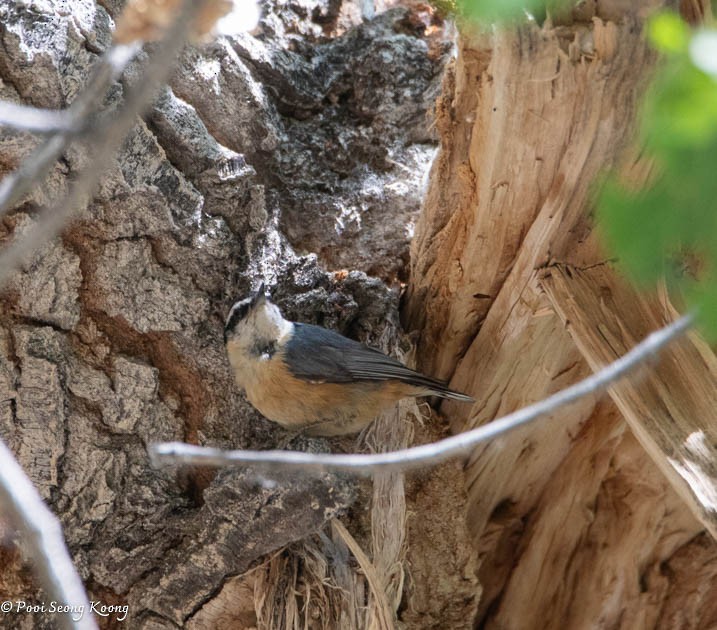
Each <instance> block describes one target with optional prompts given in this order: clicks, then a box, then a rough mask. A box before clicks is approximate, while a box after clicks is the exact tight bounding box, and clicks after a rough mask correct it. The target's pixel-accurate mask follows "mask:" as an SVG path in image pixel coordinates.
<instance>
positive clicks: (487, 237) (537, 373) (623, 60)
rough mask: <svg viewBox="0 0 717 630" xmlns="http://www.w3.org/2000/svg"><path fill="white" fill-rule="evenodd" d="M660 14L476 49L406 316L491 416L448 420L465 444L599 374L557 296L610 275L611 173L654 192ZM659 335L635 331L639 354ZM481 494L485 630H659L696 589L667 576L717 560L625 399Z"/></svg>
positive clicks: (506, 458) (471, 515) (442, 116)
mask: <svg viewBox="0 0 717 630" xmlns="http://www.w3.org/2000/svg"><path fill="white" fill-rule="evenodd" d="M649 4H654V3H650V2H645V3H639V6H638V4H637V3H633V4H628V3H624V4H621V5H619V6H612V5H611V6H612V8H613V9H614V10H613V15H611V16H608V15H606V14H602V15H600V16H599V17H597V16H596V17H594V18H593V19H592V20H591V21H587V22H582V23H581V22H579V21H577V20H576V21H572V22H570V24H569V25H563V26H560V27H553V26H552V25H550V24H548V25H545V26H543V28H542V29H539V28H538V27H535V26H533V27H522V28H521V29H519V30H518V31H517V32H513V33H507V32H499V33H496V34H493V35H485V34H484V35H479V36H475V37H469V36H467V35H466V34H465V33H464V34H463V35H462V37H461V39H460V41H459V54H458V57H457V59H456V61H455V65H454V67H453V68H451V72H450V73H449V75H448V77H447V80H446V83H445V86H444V95H443V97H442V99H441V100H440V101H439V104H438V107H437V113H438V128H439V130H440V131H441V135H442V147H441V151H440V153H439V155H438V157H437V158H436V161H435V163H434V165H433V169H432V172H431V180H430V183H429V189H428V194H427V199H426V202H425V208H424V213H423V215H422V217H421V220H420V221H419V223H418V225H417V228H416V237H415V239H414V242H413V249H412V279H411V284H410V286H409V290H408V295H407V301H406V308H405V313H404V315H405V322H406V324H407V327H408V328H414V329H417V330H421V338H420V342H419V344H418V353H419V365H420V366H421V367H422V368H423V369H424V370H426V371H428V372H430V373H433V374H435V375H437V376H441V377H444V378H447V377H451V384H452V386H454V387H456V388H457V389H461V390H464V391H467V392H469V393H471V394H472V395H474V396H475V398H476V400H477V402H476V404H475V405H474V406H473V408H472V409H470V408H468V407H467V406H461V405H458V404H455V403H452V402H449V403H444V404H443V406H442V408H441V409H442V411H443V412H445V414H446V416H447V417H448V419H449V421H450V423H451V426H452V428H453V430H454V431H461V430H465V429H468V428H472V427H474V426H478V425H481V424H484V423H487V422H490V421H491V420H492V419H494V418H495V417H497V416H498V415H499V414H502V413H505V412H507V411H512V410H514V409H516V408H517V407H520V406H522V405H524V404H527V403H530V402H534V401H536V400H539V399H541V398H543V397H544V396H545V395H546V394H548V393H550V392H552V391H554V389H557V388H559V387H562V386H565V385H568V384H570V383H572V382H574V381H575V380H577V379H578V378H580V377H581V376H583V375H585V374H586V373H587V372H589V371H591V370H592V368H594V366H593V365H591V364H590V363H589V362H588V361H586V360H585V358H584V357H583V354H582V352H581V348H579V347H578V346H577V345H576V344H575V342H574V341H573V339H572V338H571V336H570V333H569V330H566V327H565V324H564V321H563V320H562V319H561V318H560V316H559V314H556V311H555V307H554V304H553V303H552V302H551V300H550V299H549V297H548V295H547V294H546V293H545V292H544V291H543V289H542V287H541V283H540V279H541V274H542V273H544V270H545V269H547V268H549V267H550V266H551V265H553V264H555V263H556V262H562V263H568V264H570V265H572V266H574V267H577V268H584V269H588V268H590V267H593V266H595V265H602V264H604V262H605V259H606V258H607V256H606V255H605V254H604V253H603V252H601V250H600V248H599V246H598V240H597V238H596V237H595V235H594V234H593V231H592V228H593V225H592V218H591V193H592V191H593V190H594V188H593V186H594V183H595V181H596V180H597V179H598V178H599V176H600V174H601V173H602V172H603V171H604V170H605V169H607V168H610V167H611V166H618V165H619V167H620V168H621V169H622V171H623V173H625V174H626V177H627V178H628V179H629V180H630V181H631V182H632V183H633V184H635V185H638V186H639V185H641V184H642V183H644V182H645V181H646V179H647V177H649V174H650V169H651V165H650V164H649V162H647V161H645V160H643V159H642V158H641V152H640V151H639V150H635V149H634V148H632V149H630V147H628V143H629V142H630V139H631V138H632V137H633V131H634V124H635V115H636V111H637V107H638V103H639V98H640V95H641V93H642V91H643V90H644V87H645V85H646V82H647V79H648V78H649V76H650V74H651V72H652V69H653V67H654V62H655V57H654V54H653V53H652V52H651V51H650V50H649V48H648V46H647V44H646V43H645V41H644V37H643V35H642V34H641V30H642V20H643V19H644V17H645V15H646V14H647V13H648V11H647V10H646V8H647V5H649ZM586 6H587V5H586ZM600 6H602V7H603V8H604V7H605V6H606V4H605V3H603V5H600V3H598V10H601V9H600V8H599V7H600ZM628 149H629V150H628ZM596 298H597V299H599V295H598V296H596ZM663 321H664V320H663ZM657 327H658V324H655V325H654V326H646V327H645V326H643V328H640V329H635V331H633V333H632V335H631V337H630V340H631V343H629V344H627V345H625V346H624V347H623V350H624V349H627V348H629V347H631V345H632V342H634V341H636V340H637V339H638V338H641V336H642V333H643V332H647V331H648V329H654V328H657ZM699 350H700V354H704V353H705V352H706V353H708V354H709V353H710V351H709V349H708V348H704V347H702V348H700V349H699ZM614 354H617V353H614ZM613 358H614V356H613ZM691 360H696V358H695V357H693V359H691ZM703 360H704V359H703ZM606 362H607V361H605V363H606ZM708 400H709V398H708ZM620 411H622V409H621V408H620ZM466 479H467V483H468V527H469V531H470V532H471V534H472V536H473V539H474V541H475V545H476V547H477V549H478V552H479V559H480V566H479V568H478V576H479V579H480V583H481V587H482V588H483V594H482V598H481V602H480V607H479V611H478V615H477V619H476V623H477V624H478V625H480V626H481V627H495V628H526V627H541V628H542V627H554V628H592V627H608V628H612V627H623V628H636V627H651V626H652V625H655V624H656V623H658V622H659V620H660V613H661V606H662V605H663V602H672V603H671V604H670V605H671V606H673V607H674V597H675V592H676V590H677V589H678V586H677V584H678V580H677V579H673V578H672V577H669V578H665V577H664V576H662V575H660V567H661V566H663V564H667V563H669V562H670V561H671V559H672V557H673V555H675V554H679V553H680V551H679V549H680V547H681V546H682V545H685V544H687V545H689V546H690V548H691V552H690V553H691V554H692V557H691V560H690V564H689V566H693V567H694V566H696V565H697V564H698V562H697V560H696V559H695V556H699V557H701V558H703V559H704V561H705V562H709V561H711V558H713V556H714V549H713V548H712V547H711V546H710V545H709V544H706V545H704V546H703V547H699V546H692V543H690V540H691V539H692V538H693V537H694V536H695V534H697V533H698V532H699V531H700V529H701V527H702V525H701V524H700V522H699V521H698V520H697V519H696V518H695V517H694V516H693V514H692V512H691V511H690V510H689V509H687V507H686V506H684V504H683V503H682V501H681V499H680V495H678V493H676V492H674V491H673V490H672V487H671V486H670V484H669V483H668V481H667V479H666V478H665V477H664V476H663V475H662V474H661V473H658V469H657V467H656V466H654V465H653V464H652V462H651V460H650V458H649V457H648V456H647V454H646V453H645V452H644V451H643V449H642V447H641V446H639V444H638V442H637V441H636V440H635V439H634V438H633V436H632V433H631V432H630V431H626V428H625V424H624V421H623V420H622V417H621V415H620V412H619V411H618V408H617V407H616V405H615V404H614V403H612V402H611V401H610V400H609V399H603V400H601V401H597V400H586V401H583V403H582V404H580V405H578V406H575V407H574V408H572V409H570V410H567V411H564V412H561V413H559V414H556V415H555V417H553V418H552V419H549V420H547V421H546V422H543V423H541V424H540V425H536V426H534V427H532V428H530V429H525V430H523V431H521V432H519V433H518V434H516V435H512V436H506V437H505V438H503V439H501V440H500V441H499V442H497V443H494V444H491V445H489V446H487V447H485V448H483V449H480V450H479V451H478V452H476V453H475V454H474V455H473V457H471V458H470V461H469V462H468V464H467V467H466ZM682 487H683V488H684V487H685V483H684V482H682ZM704 574H705V575H707V576H708V578H710V579H711V577H710V576H711V575H712V574H711V573H710V572H709V571H707V572H704ZM679 575H680V579H683V578H685V577H686V575H687V571H686V569H684V568H683V569H681V570H680V573H679ZM691 583H692V584H693V585H694V584H695V583H694V582H691ZM708 588H710V589H712V590H711V591H710V592H714V588H713V587H712V586H711V583H710V585H709V587H708ZM691 604H692V605H693V606H694V607H695V610H693V611H691V615H692V618H694V619H707V618H709V611H708V610H707V609H706V607H707V604H706V598H705V597H704V596H702V597H701V598H700V597H692V598H691ZM666 605H667V604H666ZM698 607H701V608H698ZM685 627H690V628H699V627H704V626H700V625H695V624H689V623H688V624H686V625H685Z"/></svg>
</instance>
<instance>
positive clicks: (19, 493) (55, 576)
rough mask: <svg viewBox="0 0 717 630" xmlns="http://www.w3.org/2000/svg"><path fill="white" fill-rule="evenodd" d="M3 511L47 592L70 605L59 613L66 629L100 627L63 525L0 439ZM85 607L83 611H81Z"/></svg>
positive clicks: (56, 600) (58, 600)
mask: <svg viewBox="0 0 717 630" xmlns="http://www.w3.org/2000/svg"><path fill="white" fill-rule="evenodd" d="M0 462H2V465H1V466H0V510H2V514H3V516H7V517H9V519H10V520H11V522H12V524H13V526H14V527H15V528H16V529H17V530H18V531H19V532H20V533H21V534H22V537H23V540H24V541H25V542H26V543H27V547H28V549H29V552H30V555H31V557H32V561H33V566H34V568H35V573H36V574H37V577H38V580H39V582H40V584H41V585H42V588H43V590H44V591H45V594H46V595H47V596H48V597H49V598H50V599H52V600H53V601H55V602H56V603H57V604H64V605H66V606H71V607H72V608H73V609H74V610H75V611H77V612H75V613H74V614H73V613H69V612H68V613H58V614H60V617H59V622H60V625H61V627H63V628H86V629H90V628H97V624H96V623H95V620H94V617H93V615H92V612H91V608H90V602H89V600H88V599H87V593H86V592H85V587H84V586H83V584H82V580H81V579H80V576H79V575H78V574H77V571H75V567H74V565H73V564H72V559H71V558H70V554H69V553H68V551H67V547H66V546H65V539H64V537H63V535H62V527H61V526H60V522H59V521H58V520H57V518H56V517H55V515H54V514H53V513H52V512H50V510H49V509H48V508H47V506H46V505H45V503H44V502H43V500H42V498H41V497H40V494H39V493H38V492H37V490H36V489H35V486H34V485H33V484H32V482H31V481H30V479H28V477H27V475H25V473H24V471H23V470H22V468H21V466H20V464H18V463H17V461H16V460H15V457H13V454H12V452H11V451H10V449H9V448H8V447H7V446H6V445H5V443H4V442H3V441H2V440H0ZM80 609H81V610H82V613H81V614H80V612H79V610H80Z"/></svg>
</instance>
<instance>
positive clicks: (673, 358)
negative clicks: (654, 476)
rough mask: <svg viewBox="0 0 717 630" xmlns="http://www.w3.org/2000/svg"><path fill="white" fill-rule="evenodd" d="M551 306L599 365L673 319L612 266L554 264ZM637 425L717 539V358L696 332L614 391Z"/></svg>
mask: <svg viewBox="0 0 717 630" xmlns="http://www.w3.org/2000/svg"><path fill="white" fill-rule="evenodd" d="M542 285H543V287H544V288H545V290H546V292H547V294H548V296H549V298H550V301H551V303H552V304H553V305H554V306H555V310H556V311H557V312H558V313H559V315H560V317H561V319H562V320H563V321H564V322H566V325H567V328H568V332H569V333H570V336H571V337H572V338H573V340H574V341H575V344H576V346H577V347H578V348H579V349H580V352H581V353H582V355H583V357H584V358H585V360H586V361H587V363H588V364H589V365H590V367H591V368H592V369H593V370H598V369H600V367H601V366H603V365H605V364H606V363H609V362H610V361H613V360H614V359H615V358H617V357H618V356H620V355H621V354H624V353H625V351H627V350H629V349H630V347H632V346H633V345H634V344H635V343H636V342H637V341H638V340H639V339H641V338H642V337H644V336H645V335H646V334H648V333H649V332H650V331H651V330H654V329H655V328H659V327H661V326H663V325H664V324H665V323H666V322H668V321H669V320H670V319H671V315H672V309H671V308H670V307H669V306H667V305H666V304H664V303H663V304H660V303H659V302H658V301H657V299H656V298H654V297H653V298H652V299H650V298H645V297H643V296H641V295H639V294H638V293H636V292H635V291H634V290H633V289H631V288H630V287H628V286H627V285H626V283H624V282H621V281H620V280H619V279H618V278H617V276H616V275H615V273H614V271H613V270H612V269H611V268H610V267H609V266H607V265H603V266H598V267H593V268H592V269H589V270H586V271H581V270H580V269H575V268H571V267H569V266H566V265H557V266H555V267H552V268H551V269H550V270H549V271H548V272H547V273H546V276H545V278H544V279H543V280H542ZM610 395H611V396H612V398H613V400H614V401H615V403H616V404H617V406H618V408H619V409H620V411H621V412H622V414H623V416H624V417H625V419H626V420H627V422H628V424H629V425H630V428H631V429H632V431H633V432H634V433H635V436H636V437H637V439H638V440H639V441H640V443H641V444H642V445H643V446H644V447H645V450H647V452H648V453H649V454H650V457H651V458H652V459H653V461H654V462H655V463H656V464H657V466H658V467H659V468H660V470H661V471H662V472H663V473H664V474H665V476H666V477H667V478H668V479H669V480H670V483H671V484H672V486H673V487H674V488H675V490H676V491H677V493H678V494H679V495H680V496H681V497H682V498H683V499H684V501H685V502H686V503H687V505H688V506H689V507H690V509H691V510H692V511H693V512H694V514H695V516H696V517H697V518H698V519H699V520H700V522H701V523H702V524H703V525H704V526H705V527H706V528H707V529H708V530H709V531H710V532H711V533H712V535H713V536H714V537H715V538H717V449H716V448H715V446H714V445H715V444H717V357H715V355H714V354H713V353H712V352H711V351H709V348H706V347H705V345H704V342H701V341H700V340H699V339H698V338H697V337H696V335H694V334H691V335H690V336H688V337H687V338H685V339H683V340H681V341H679V342H678V343H676V344H673V345H672V346H670V347H669V348H667V349H666V350H665V351H664V352H663V353H662V354H661V355H660V357H659V360H658V361H656V362H655V363H653V364H652V365H650V366H649V369H646V370H645V373H644V374H643V375H641V378H632V379H629V380H625V381H623V382H622V383H619V384H617V385H615V386H614V387H612V388H610Z"/></svg>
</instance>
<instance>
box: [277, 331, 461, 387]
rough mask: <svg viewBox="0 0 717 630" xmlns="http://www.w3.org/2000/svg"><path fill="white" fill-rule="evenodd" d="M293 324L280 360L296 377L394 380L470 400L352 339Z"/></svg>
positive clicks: (339, 380)
mask: <svg viewBox="0 0 717 630" xmlns="http://www.w3.org/2000/svg"><path fill="white" fill-rule="evenodd" d="M294 326H295V329H294V334H293V335H292V338H291V340H290V341H289V342H288V343H287V344H286V352H285V354H284V360H285V362H286V365H287V367H288V369H289V371H290V372H291V373H292V374H293V375H294V376H295V377H296V378H300V379H303V380H307V381H317V382H323V383H352V382H354V381H387V380H398V381H402V382H404V383H407V384H409V385H414V386H415V387H418V388H422V389H425V390H426V391H427V392H428V391H430V392H431V393H434V394H437V395H439V396H447V397H450V398H456V399H458V400H472V398H470V396H466V395H464V394H460V393H458V392H454V391H452V390H451V389H449V388H448V387H446V385H445V384H444V383H442V382H441V381H437V380H435V379H433V378H430V377H428V376H424V375H423V374H420V373H419V372H416V371H415V370H412V369H411V368H408V367H406V366H405V365H403V364H402V363H401V362H399V361H397V360H396V359H392V358H391V357H389V356H387V355H385V354H384V353H383V352H380V351H379V350H374V349H373V348H369V347H368V346H365V345H363V344H361V343H358V342H357V341H354V340H353V339H348V338H347V337H344V336H342V335H339V334H338V333H335V332H333V331H331V330H327V329H326V328H321V327H320V326H312V325H311V324H294Z"/></svg>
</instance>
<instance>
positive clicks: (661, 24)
mask: <svg viewBox="0 0 717 630" xmlns="http://www.w3.org/2000/svg"><path fill="white" fill-rule="evenodd" d="M647 37H648V39H649V40H650V43H652V45H653V46H654V47H655V48H657V50H660V51H662V52H665V53H682V52H685V51H686V50H687V45H688V44H689V41H690V29H689V27H688V26H687V24H685V22H684V20H682V18H681V17H680V16H679V15H677V13H673V12H672V11H665V12H664V13H658V14H657V15H655V16H654V17H653V18H652V19H651V20H650V21H649V22H648V24H647Z"/></svg>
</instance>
